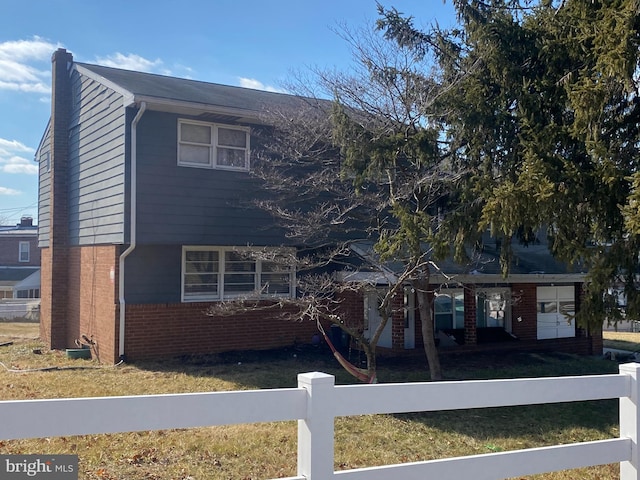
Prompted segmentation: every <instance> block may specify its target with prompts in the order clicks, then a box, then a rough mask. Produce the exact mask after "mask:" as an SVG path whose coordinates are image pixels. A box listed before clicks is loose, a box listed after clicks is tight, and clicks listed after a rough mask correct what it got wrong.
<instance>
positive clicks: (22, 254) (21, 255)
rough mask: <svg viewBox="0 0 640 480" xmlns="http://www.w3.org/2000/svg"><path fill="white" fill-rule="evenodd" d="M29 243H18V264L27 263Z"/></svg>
mask: <svg viewBox="0 0 640 480" xmlns="http://www.w3.org/2000/svg"><path fill="white" fill-rule="evenodd" d="M29 249H30V244H29V242H20V245H19V246H18V260H19V261H20V262H28V261H29Z"/></svg>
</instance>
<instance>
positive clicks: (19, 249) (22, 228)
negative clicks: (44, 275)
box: [0, 217, 40, 299]
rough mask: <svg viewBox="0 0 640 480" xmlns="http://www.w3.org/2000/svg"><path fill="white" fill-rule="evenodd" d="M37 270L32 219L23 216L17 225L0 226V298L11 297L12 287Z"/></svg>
mask: <svg viewBox="0 0 640 480" xmlns="http://www.w3.org/2000/svg"><path fill="white" fill-rule="evenodd" d="M39 270H40V249H39V248H38V227H36V226H34V225H33V219H32V218H31V217H23V218H21V219H20V223H19V224H17V225H11V226H0V299H3V298H13V297H14V287H15V286H16V285H17V284H18V283H19V282H21V281H23V280H24V279H26V278H27V277H29V276H30V275H31V274H33V273H35V272H37V271H39ZM38 288H39V287H38ZM34 293H35V292H34ZM38 297H39V293H38ZM36 298H37V297H36Z"/></svg>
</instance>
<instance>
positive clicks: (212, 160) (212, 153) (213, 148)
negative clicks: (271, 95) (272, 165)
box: [177, 119, 251, 172]
mask: <svg viewBox="0 0 640 480" xmlns="http://www.w3.org/2000/svg"><path fill="white" fill-rule="evenodd" d="M185 124H186V125H204V126H208V127H210V128H211V130H212V131H211V144H210V145H209V163H208V164H206V165H205V164H202V163H190V162H181V161H180V145H181V144H183V143H185V144H186V143H188V142H182V141H181V137H180V133H181V128H182V125H185ZM219 128H226V129H229V130H239V131H242V132H245V135H246V139H247V146H246V148H245V149H244V150H245V153H244V155H245V157H244V167H233V166H229V165H218V163H217V147H218V129H219ZM249 133H250V128H249V127H242V126H238V125H227V124H222V123H210V122H200V121H197V120H186V119H178V157H177V162H178V166H180V167H191V168H206V169H215V170H231V171H235V172H248V171H249V169H250V161H249V159H250V151H251V144H250V142H251V135H250V134H249ZM197 145H202V146H203V145H204V144H197ZM224 148H232V147H224ZM238 149H239V148H238ZM239 150H240V149H239Z"/></svg>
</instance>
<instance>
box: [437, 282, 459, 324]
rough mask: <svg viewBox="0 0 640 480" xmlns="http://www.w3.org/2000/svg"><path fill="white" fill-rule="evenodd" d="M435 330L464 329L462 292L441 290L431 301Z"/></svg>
mask: <svg viewBox="0 0 640 480" xmlns="http://www.w3.org/2000/svg"><path fill="white" fill-rule="evenodd" d="M433 310H434V321H435V328H436V330H446V329H456V328H464V292H463V291H462V290H441V291H439V292H437V293H435V296H434V299H433Z"/></svg>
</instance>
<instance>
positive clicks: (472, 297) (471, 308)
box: [464, 285, 478, 345]
mask: <svg viewBox="0 0 640 480" xmlns="http://www.w3.org/2000/svg"><path fill="white" fill-rule="evenodd" d="M476 309H477V303H476V286H475V285H464V344H465V345H477V343H478V337H477V334H476V328H477V327H476V324H477V319H476Z"/></svg>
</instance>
